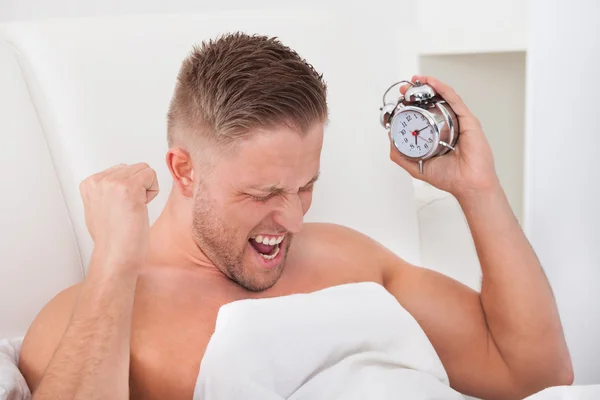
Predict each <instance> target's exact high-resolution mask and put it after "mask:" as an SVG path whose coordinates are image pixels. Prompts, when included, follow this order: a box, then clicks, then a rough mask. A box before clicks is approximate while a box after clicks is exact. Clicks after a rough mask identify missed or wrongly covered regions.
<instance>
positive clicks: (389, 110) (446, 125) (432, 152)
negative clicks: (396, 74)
mask: <svg viewBox="0 0 600 400" xmlns="http://www.w3.org/2000/svg"><path fill="white" fill-rule="evenodd" d="M404 82H406V83H409V84H411V85H412V86H415V84H414V83H412V82H409V81H401V82H397V83H395V84H394V85H392V86H391V87H389V88H388V90H387V91H386V92H385V93H384V95H383V103H384V105H383V107H381V108H380V111H381V114H380V122H381V124H382V125H383V126H384V127H385V128H386V130H387V131H388V133H389V135H390V138H391V139H392V143H393V145H394V147H395V148H396V149H397V150H398V152H399V153H400V154H402V156H403V157H405V158H407V159H409V160H412V161H416V162H418V163H419V171H420V172H421V173H422V172H423V161H425V160H428V159H430V158H432V157H436V156H442V155H444V154H446V153H448V152H449V151H451V150H454V149H455V146H456V144H457V143H458V136H459V133H460V128H459V124H458V117H457V116H456V114H455V113H454V111H453V110H452V108H451V107H450V105H449V104H448V103H447V102H446V101H445V100H444V99H442V98H440V97H439V96H435V97H432V96H433V95H435V92H434V91H433V89H431V90H430V91H429V92H426V96H427V98H426V99H424V100H426V101H407V100H406V99H405V98H404V96H401V97H400V98H399V99H398V101H397V102H396V103H386V102H385V97H386V95H387V93H388V92H389V91H390V90H391V89H392V88H393V87H394V86H396V85H398V84H401V83H404ZM417 85H420V83H419V82H418V81H417ZM404 111H414V112H417V113H419V114H420V115H423V116H424V117H425V118H426V120H427V122H428V124H429V125H430V126H431V127H432V128H433V136H434V141H433V143H432V147H431V149H429V151H427V153H425V154H424V155H422V156H411V155H409V154H406V153H404V152H402V151H401V150H400V148H399V145H398V143H399V142H398V140H399V138H400V137H401V135H400V136H399V131H400V130H397V132H396V133H394V129H393V127H394V124H395V123H396V121H397V120H398V117H399V115H400V114H401V113H403V112H404Z"/></svg>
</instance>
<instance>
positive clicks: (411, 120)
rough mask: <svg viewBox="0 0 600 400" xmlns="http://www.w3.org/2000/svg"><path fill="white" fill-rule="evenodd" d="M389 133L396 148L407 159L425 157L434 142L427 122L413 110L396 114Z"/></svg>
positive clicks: (432, 132)
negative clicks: (407, 157)
mask: <svg viewBox="0 0 600 400" xmlns="http://www.w3.org/2000/svg"><path fill="white" fill-rule="evenodd" d="M391 131H392V140H393V141H394V145H395V146H396V148H397V149H398V150H399V151H400V152H401V153H402V154H404V155H407V156H409V157H423V156H425V155H426V154H427V153H429V152H430V151H431V149H432V148H433V147H434V143H435V140H436V139H435V134H434V130H433V127H432V126H431V124H430V123H429V120H428V119H427V118H425V116H424V115H423V114H421V113H420V112H419V111H415V110H405V111H401V112H399V113H398V114H396V116H394V119H393V121H392V127H391Z"/></svg>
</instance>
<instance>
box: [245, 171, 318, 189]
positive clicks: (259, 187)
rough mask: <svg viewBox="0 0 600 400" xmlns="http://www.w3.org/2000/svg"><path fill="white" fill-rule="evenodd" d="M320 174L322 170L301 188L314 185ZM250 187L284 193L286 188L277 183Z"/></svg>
mask: <svg viewBox="0 0 600 400" xmlns="http://www.w3.org/2000/svg"><path fill="white" fill-rule="evenodd" d="M319 176H321V172H320V171H319V172H318V173H317V175H315V176H314V177H313V178H312V179H311V180H310V181H309V182H308V183H307V184H306V185H304V186H302V187H301V188H300V189H304V188H307V187H309V186H310V185H314V183H315V182H316V181H317V180H319ZM250 189H254V190H257V191H259V192H263V193H283V192H285V190H284V189H283V188H282V187H280V186H277V185H271V186H251V187H250Z"/></svg>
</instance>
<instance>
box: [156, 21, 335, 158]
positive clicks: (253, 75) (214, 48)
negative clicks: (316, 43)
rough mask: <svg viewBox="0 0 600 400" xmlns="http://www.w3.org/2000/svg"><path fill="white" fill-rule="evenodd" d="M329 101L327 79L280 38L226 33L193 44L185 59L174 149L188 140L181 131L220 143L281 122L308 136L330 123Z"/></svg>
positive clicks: (172, 118) (171, 134)
mask: <svg viewBox="0 0 600 400" xmlns="http://www.w3.org/2000/svg"><path fill="white" fill-rule="evenodd" d="M326 97H327V85H326V84H325V82H324V81H323V75H322V74H319V73H318V72H317V71H315V69H314V68H313V66H312V65H311V64H309V63H307V62H306V60H304V59H303V58H301V57H300V56H299V55H298V54H297V53H296V52H295V51H294V50H292V49H290V48H289V47H286V46H284V45H283V44H282V43H281V42H280V41H279V40H278V39H277V38H276V37H273V38H268V37H266V36H259V35H247V34H244V33H241V32H237V33H232V34H227V35H224V36H221V37H219V38H217V39H216V40H210V41H208V42H202V44H201V45H200V46H194V48H193V50H192V52H191V54H190V55H189V56H188V57H187V58H186V59H185V60H184V62H183V64H182V66H181V69H180V71H179V76H178V78H177V85H176V87H175V92H174V94H173V98H172V100H171V104H170V107H169V113H168V140H169V146H172V145H174V144H176V143H177V142H180V141H183V140H184V138H181V137H179V134H178V133H176V131H180V130H181V129H179V128H182V129H183V130H189V129H193V130H194V131H198V134H199V135H202V136H205V137H209V138H212V139H215V140H216V141H217V142H224V141H232V139H235V138H237V137H239V136H242V135H243V134H244V133H246V132H248V131H249V130H251V129H253V128H257V127H269V126H276V125H279V124H286V125H288V126H290V127H291V128H293V129H296V130H298V131H299V132H306V131H307V130H308V129H309V128H310V126H311V125H312V124H314V123H316V122H323V123H324V122H326V120H327V117H328V109H327V100H326ZM175 128H177V129H175Z"/></svg>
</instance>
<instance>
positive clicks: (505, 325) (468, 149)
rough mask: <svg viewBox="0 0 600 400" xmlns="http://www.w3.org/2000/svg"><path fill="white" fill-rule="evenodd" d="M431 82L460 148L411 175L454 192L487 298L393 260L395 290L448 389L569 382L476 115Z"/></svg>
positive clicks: (547, 295) (528, 389) (537, 274)
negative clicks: (455, 126) (457, 131)
mask: <svg viewBox="0 0 600 400" xmlns="http://www.w3.org/2000/svg"><path fill="white" fill-rule="evenodd" d="M413 79H419V80H420V81H421V82H424V83H428V84H430V85H431V86H432V87H434V89H436V91H437V92H438V93H439V94H440V95H442V97H444V99H445V100H446V101H447V102H448V103H449V104H450V105H451V106H452V108H453V109H454V110H455V111H456V113H457V115H458V116H459V121H460V127H461V137H460V142H459V144H458V146H457V148H456V151H455V152H452V153H450V154H448V155H445V156H442V157H439V158H434V159H431V160H428V161H426V162H425V164H424V171H423V174H420V173H419V171H418V167H417V165H416V164H414V163H412V162H407V161H406V160H405V159H403V158H402V157H401V156H400V155H399V154H398V153H397V152H396V151H395V149H394V148H393V147H392V153H391V158H392V160H394V161H395V162H396V163H397V164H399V165H400V166H402V167H403V168H405V169H406V170H407V171H408V172H409V173H410V174H411V175H412V176H413V177H415V178H417V179H422V180H425V181H427V182H429V183H431V184H432V185H434V186H436V187H438V188H440V189H442V190H445V191H448V192H450V193H452V194H453V195H454V196H455V197H456V198H457V199H458V201H459V203H460V205H461V207H462V209H463V211H464V213H465V215H466V218H467V222H468V224H469V227H470V230H471V233H472V235H473V238H474V241H475V246H476V249H477V254H478V256H479V261H480V264H481V268H482V272H483V281H482V289H481V294H479V293H477V292H475V291H473V290H470V289H469V288H467V287H465V286H464V285H461V284H459V283H458V282H455V281H453V280H451V279H449V278H447V277H445V276H442V275H440V274H437V273H435V272H432V271H429V270H426V269H423V268H416V267H412V266H409V265H407V264H406V263H404V262H402V261H401V260H397V259H394V258H393V257H390V258H389V259H388V260H389V261H388V264H389V266H390V268H388V271H389V273H388V275H387V285H386V286H388V288H389V290H390V291H391V292H392V293H393V294H394V295H395V296H396V297H397V298H398V300H399V301H400V302H401V303H402V304H403V305H404V306H405V307H406V308H407V309H408V311H409V312H411V313H412V314H413V316H415V318H416V319H417V320H418V321H419V322H420V324H421V326H423V328H424V330H425V332H426V334H427V335H428V336H429V338H430V340H431V341H432V343H433V345H434V347H435V348H436V350H437V351H438V354H439V355H440V358H441V360H442V362H443V363H444V366H445V367H446V369H447V371H448V374H449V377H450V381H451V384H452V386H454V387H455V388H457V389H458V390H460V391H462V392H464V393H467V394H472V395H476V396H478V397H483V398H486V399H487V398H498V399H509V398H523V397H525V395H528V394H531V393H533V392H536V391H539V390H541V389H543V388H545V387H548V386H555V385H563V384H570V383H571V382H572V381H573V372H572V367H571V360H570V356H569V352H568V349H567V346H566V343H565V339H564V335H563V331H562V327H561V323H560V319H559V316H558V311H557V308H556V303H555V300H554V297H553V295H552V291H551V289H550V286H549V283H548V281H547V279H546V277H545V275H544V272H543V270H542V267H541V265H540V263H539V261H538V259H537V257H536V255H535V253H534V251H533V249H532V247H531V246H530V244H529V242H528V240H527V239H526V237H525V235H524V234H523V231H522V230H521V228H520V226H519V224H518V222H517V220H516V218H515V217H514V215H513V213H512V211H511V208H510V206H509V203H508V201H507V198H506V196H505V194H504V192H503V190H502V188H501V187H500V184H499V182H498V178H497V176H496V173H495V169H494V162H493V156H492V153H491V150H490V148H489V145H488V143H487V141H486V139H485V137H484V134H483V131H482V128H481V125H480V123H479V121H478V120H477V119H476V118H475V117H474V116H473V115H472V114H471V112H470V111H469V110H468V109H467V107H466V106H465V104H464V103H463V101H462V100H461V99H460V97H459V96H458V95H457V94H456V93H455V92H454V90H453V89H451V88H450V87H448V86H447V85H445V84H443V83H441V82H439V81H437V80H436V79H433V78H431V77H414V78H413Z"/></svg>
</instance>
